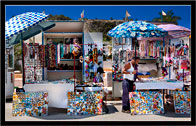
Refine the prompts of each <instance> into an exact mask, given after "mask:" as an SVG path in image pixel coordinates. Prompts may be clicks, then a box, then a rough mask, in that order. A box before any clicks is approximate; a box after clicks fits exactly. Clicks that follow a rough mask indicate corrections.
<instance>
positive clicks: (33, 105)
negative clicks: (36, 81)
mask: <svg viewBox="0 0 196 126" xmlns="http://www.w3.org/2000/svg"><path fill="white" fill-rule="evenodd" d="M12 115H13V116H46V115H48V93H47V92H14V93H13V106H12Z"/></svg>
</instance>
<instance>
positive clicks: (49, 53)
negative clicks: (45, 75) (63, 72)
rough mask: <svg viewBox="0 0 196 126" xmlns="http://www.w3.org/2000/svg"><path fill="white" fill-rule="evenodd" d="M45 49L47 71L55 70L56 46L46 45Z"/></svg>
mask: <svg viewBox="0 0 196 126" xmlns="http://www.w3.org/2000/svg"><path fill="white" fill-rule="evenodd" d="M45 47H46V48H45V50H46V55H45V56H46V57H45V58H46V66H47V67H48V70H52V69H55V67H57V45H55V44H47V45H46V46H45Z"/></svg>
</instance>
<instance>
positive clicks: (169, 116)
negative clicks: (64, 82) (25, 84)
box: [5, 101, 191, 121]
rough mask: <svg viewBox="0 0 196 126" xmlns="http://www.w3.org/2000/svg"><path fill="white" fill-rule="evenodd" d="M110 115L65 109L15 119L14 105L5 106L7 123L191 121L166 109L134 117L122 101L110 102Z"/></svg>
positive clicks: (186, 116) (185, 116)
mask: <svg viewBox="0 0 196 126" xmlns="http://www.w3.org/2000/svg"><path fill="white" fill-rule="evenodd" d="M107 106H108V108H109V114H105V115H94V116H87V115H82V116H68V115H66V113H65V109H59V108H58V109H57V108H49V110H48V113H49V115H48V116H45V117H13V116H12V114H11V113H12V103H11V102H7V103H6V105H5V107H6V108H5V112H6V114H5V120H6V121H89V120H91V121H92V120H96V121H191V118H190V115H176V114H175V113H174V112H172V111H173V110H169V109H165V111H166V113H165V114H162V115H134V116H131V115H130V114H127V113H122V112H121V108H122V104H121V101H108V102H107Z"/></svg>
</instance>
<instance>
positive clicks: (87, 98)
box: [67, 91, 104, 115]
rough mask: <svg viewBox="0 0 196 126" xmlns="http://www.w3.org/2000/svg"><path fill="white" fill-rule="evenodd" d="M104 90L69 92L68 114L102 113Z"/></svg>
mask: <svg viewBox="0 0 196 126" xmlns="http://www.w3.org/2000/svg"><path fill="white" fill-rule="evenodd" d="M103 95H104V94H103V92H102V91H92V92H91V91H87V92H68V108H67V114H68V115H88V114H91V115H94V114H98V115H100V114H102V102H103Z"/></svg>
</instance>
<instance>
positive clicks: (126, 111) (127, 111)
mask: <svg viewBox="0 0 196 126" xmlns="http://www.w3.org/2000/svg"><path fill="white" fill-rule="evenodd" d="M122 112H124V113H130V111H129V110H122Z"/></svg>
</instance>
